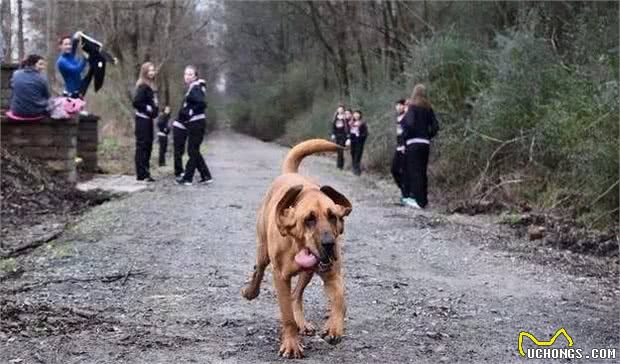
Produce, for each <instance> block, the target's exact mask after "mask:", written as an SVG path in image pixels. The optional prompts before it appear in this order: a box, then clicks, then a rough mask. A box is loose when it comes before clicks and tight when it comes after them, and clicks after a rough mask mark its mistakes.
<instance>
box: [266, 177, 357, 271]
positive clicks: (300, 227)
mask: <svg viewBox="0 0 620 364" xmlns="http://www.w3.org/2000/svg"><path fill="white" fill-rule="evenodd" d="M351 210H352V206H351V202H349V200H347V198H346V197H344V196H343V195H342V194H341V193H340V192H338V191H336V190H335V189H334V188H332V187H330V186H323V187H321V188H320V190H315V189H307V190H305V191H303V186H302V185H297V186H293V187H290V188H289V189H288V191H286V193H285V194H284V196H283V197H282V198H281V199H280V201H279V202H278V205H277V207H276V219H277V225H278V229H279V230H280V234H282V235H283V236H291V237H293V238H294V240H295V242H296V244H297V251H299V252H300V253H298V254H306V255H312V256H314V258H316V259H314V260H313V259H312V257H311V256H310V257H308V258H307V260H309V261H310V263H308V264H309V265H312V262H315V263H318V262H319V261H320V263H322V264H324V265H327V264H329V263H331V262H332V261H333V260H335V259H337V258H338V257H337V253H338V251H337V247H336V244H337V243H338V238H339V237H340V235H341V234H342V233H343V232H344V217H345V216H347V215H349V214H350V213H351ZM300 259H303V257H302V258H300ZM296 260H297V256H296ZM314 265H316V264H314ZM302 266H303V264H302ZM306 268H309V267H306Z"/></svg>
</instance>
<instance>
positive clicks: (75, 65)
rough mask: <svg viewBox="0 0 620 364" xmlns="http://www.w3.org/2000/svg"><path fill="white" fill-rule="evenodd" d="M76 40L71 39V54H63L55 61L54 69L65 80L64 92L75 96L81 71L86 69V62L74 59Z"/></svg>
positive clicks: (77, 91)
mask: <svg viewBox="0 0 620 364" xmlns="http://www.w3.org/2000/svg"><path fill="white" fill-rule="evenodd" d="M76 50H77V39H73V45H72V48H71V53H63V54H61V55H60V56H59V57H58V60H57V61H56V67H58V71H60V74H61V75H62V78H63V79H64V80H65V91H66V92H67V93H68V94H69V95H74V96H75V95H77V94H78V93H79V92H80V84H81V83H82V71H83V70H84V67H86V60H85V59H83V58H78V57H76V55H75V53H76Z"/></svg>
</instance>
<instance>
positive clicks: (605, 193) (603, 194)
mask: <svg viewBox="0 0 620 364" xmlns="http://www.w3.org/2000/svg"><path fill="white" fill-rule="evenodd" d="M618 183H620V179H619V180H617V181H616V182H615V183H614V184H613V185H611V186H610V187H609V188H608V189H607V190H606V191H605V192H603V193H602V194H601V195H599V196H598V197H597V198H595V199H594V201H592V203H591V204H590V206H594V204H595V203H597V202H598V201H599V200H600V199H601V198H603V197H605V195H607V194H608V193H609V191H611V190H612V189H613V188H614V187H616V186H617V185H618Z"/></svg>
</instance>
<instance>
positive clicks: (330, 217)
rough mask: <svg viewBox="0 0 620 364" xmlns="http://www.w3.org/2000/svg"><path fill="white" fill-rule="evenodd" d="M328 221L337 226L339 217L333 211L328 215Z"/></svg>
mask: <svg viewBox="0 0 620 364" xmlns="http://www.w3.org/2000/svg"><path fill="white" fill-rule="evenodd" d="M327 219H328V220H329V222H330V223H331V224H333V225H335V224H336V223H337V222H338V217H337V216H336V215H335V214H334V213H333V212H331V211H330V212H329V213H328V214H327Z"/></svg>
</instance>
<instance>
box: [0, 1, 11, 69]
mask: <svg viewBox="0 0 620 364" xmlns="http://www.w3.org/2000/svg"><path fill="white" fill-rule="evenodd" d="M0 11H1V12H2V14H1V15H2V34H3V35H4V51H5V52H4V57H5V62H11V61H12V60H13V13H12V12H11V1H10V0H2V5H0Z"/></svg>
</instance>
